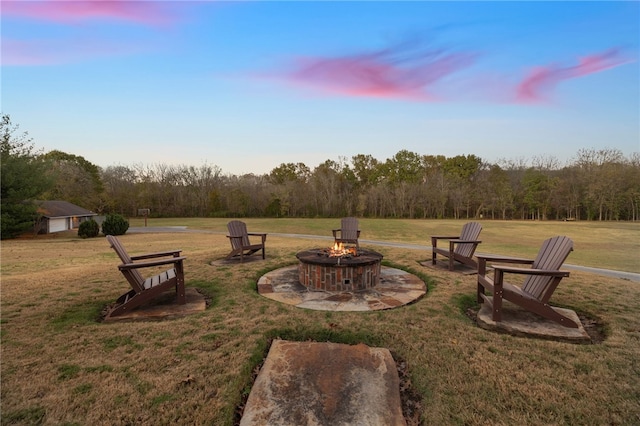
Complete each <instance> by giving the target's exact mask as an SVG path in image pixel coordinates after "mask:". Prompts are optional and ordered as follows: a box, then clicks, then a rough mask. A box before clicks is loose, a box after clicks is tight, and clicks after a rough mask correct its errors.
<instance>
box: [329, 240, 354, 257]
mask: <svg viewBox="0 0 640 426" xmlns="http://www.w3.org/2000/svg"><path fill="white" fill-rule="evenodd" d="M357 254H358V253H357V251H356V248H355V247H347V246H345V245H344V244H342V243H335V244H334V245H333V247H331V248H330V249H329V257H351V256H357Z"/></svg>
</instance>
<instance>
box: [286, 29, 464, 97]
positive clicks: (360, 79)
mask: <svg viewBox="0 0 640 426" xmlns="http://www.w3.org/2000/svg"><path fill="white" fill-rule="evenodd" d="M475 57H476V55H475V54H473V53H471V52H453V51H449V50H447V49H436V48H431V47H429V46H425V45H424V43H421V42H417V41H413V40H412V41H407V42H404V43H400V44H398V45H394V46H391V47H388V48H385V49H381V50H377V51H372V52H365V53H359V54H353V55H345V56H336V57H298V58H295V59H294V60H293V61H292V62H293V64H291V65H289V66H288V67H287V69H286V70H285V71H283V72H282V73H281V77H282V78H283V79H285V81H288V82H290V83H294V84H302V85H305V86H310V87H313V88H315V89H316V90H318V91H320V92H326V93H335V94H342V95H346V96H362V97H383V98H404V99H415V100H421V101H432V100H435V99H436V98H437V96H436V95H435V94H434V90H432V89H434V87H435V86H436V84H437V83H438V82H440V81H442V80H443V79H445V78H446V77H448V76H450V75H452V74H454V73H456V72H458V71H460V70H462V69H464V68H467V67H469V66H471V65H472V64H473V63H474V60H475Z"/></svg>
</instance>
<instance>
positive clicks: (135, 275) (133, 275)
mask: <svg viewBox="0 0 640 426" xmlns="http://www.w3.org/2000/svg"><path fill="white" fill-rule="evenodd" d="M107 241H109V244H110V245H111V248H112V249H113V250H115V252H116V253H117V254H118V257H119V258H120V260H121V261H122V263H133V260H131V256H129V254H128V253H127V251H126V250H125V249H124V247H123V246H122V243H120V240H118V239H117V238H116V237H114V236H113V235H107ZM122 274H123V275H124V276H125V278H126V279H127V281H129V284H131V287H132V288H133V289H134V290H135V291H137V292H141V291H143V290H144V277H143V276H142V274H140V272H139V271H138V270H137V269H126V270H123V271H122Z"/></svg>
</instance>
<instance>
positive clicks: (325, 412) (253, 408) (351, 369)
mask: <svg viewBox="0 0 640 426" xmlns="http://www.w3.org/2000/svg"><path fill="white" fill-rule="evenodd" d="M406 424H407V423H406V421H405V419H404V417H403V415H402V402H401V399H400V379H399V377H398V370H397V368H396V364H395V361H394V360H393V357H392V356H391V353H390V352H389V350H388V349H385V348H372V347H369V346H366V345H364V344H358V345H345V344H340V343H326V342H291V341H285V340H274V341H273V343H272V345H271V348H270V350H269V354H268V355H267V358H266V360H265V362H264V365H263V366H262V368H261V370H260V373H259V374H258V377H257V378H256V381H255V383H254V384H253V387H252V389H251V392H250V393H249V398H248V399H247V403H246V405H245V408H244V413H243V415H242V419H241V420H240V426H263V425H309V426H313V425H388V426H395V425H397V426H401V425H402V426H406Z"/></svg>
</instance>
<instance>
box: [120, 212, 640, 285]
mask: <svg viewBox="0 0 640 426" xmlns="http://www.w3.org/2000/svg"><path fill="white" fill-rule="evenodd" d="M243 220H244V221H245V222H246V223H247V226H248V228H249V230H250V231H252V230H255V231H259V232H271V233H287V234H310V235H322V236H327V237H329V236H331V229H334V228H339V227H340V220H339V219H264V218H259V219H253V218H248V219H243ZM228 221H229V219H217V218H216V219H201V218H197V219H196V218H193V219H192V218H187V219H185V218H175V219H148V222H147V225H148V226H178V225H181V226H187V227H189V228H192V229H205V230H210V231H217V232H222V233H226V224H227V222H228ZM465 222H467V221H466V220H414V219H411V220H410V219H391V220H390V219H360V229H361V230H362V234H361V238H362V239H365V240H374V241H390V242H398V243H409V244H419V245H424V246H430V245H431V240H430V236H431V235H442V234H451V235H456V234H457V233H459V232H460V229H461V227H462V225H463V224H464V223H465ZM480 222H481V224H482V227H483V229H482V232H481V233H480V239H481V240H482V244H481V245H480V246H479V247H478V252H481V253H494V254H505V255H513V256H525V257H532V256H535V255H536V253H537V252H538V249H539V248H540V245H541V243H542V241H544V240H545V239H547V238H549V237H553V236H556V235H566V236H568V237H570V238H571V239H573V241H574V251H573V252H572V253H571V254H570V255H569V259H568V260H567V263H569V264H574V265H581V266H589V267H594V268H605V269H613V270H618V271H626V272H635V273H640V223H632V222H582V221H580V222H561V221H547V222H536V221H494V220H485V221H480ZM130 223H131V226H144V221H143V220H142V219H135V218H134V219H132V220H131V222H130Z"/></svg>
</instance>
